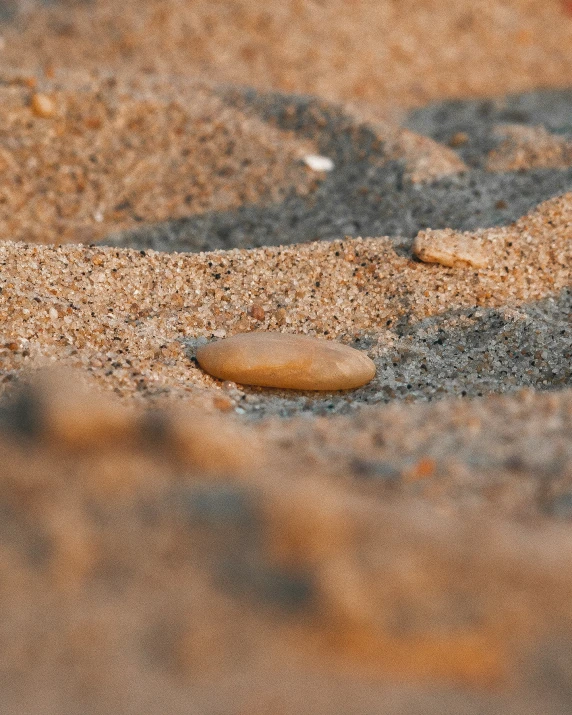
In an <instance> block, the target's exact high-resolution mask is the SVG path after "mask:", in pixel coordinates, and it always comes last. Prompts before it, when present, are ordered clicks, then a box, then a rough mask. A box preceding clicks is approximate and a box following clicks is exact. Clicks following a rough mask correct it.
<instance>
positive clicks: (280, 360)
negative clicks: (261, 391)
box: [197, 332, 375, 390]
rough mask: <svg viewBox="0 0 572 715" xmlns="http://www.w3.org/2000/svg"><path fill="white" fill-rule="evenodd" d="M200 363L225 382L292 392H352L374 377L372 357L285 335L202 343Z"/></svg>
mask: <svg viewBox="0 0 572 715" xmlns="http://www.w3.org/2000/svg"><path fill="white" fill-rule="evenodd" d="M197 361H198V363H199V365H200V366H201V367H202V368H203V370H205V372H208V373H209V374H210V375H213V376H214V377H218V378H219V379H220V380H232V381H233V382H238V383H242V384H243V385H258V386H260V387H282V388H287V389H291V390H350V389H352V388H355V387H361V386H362V385H365V384H366V383H367V382H369V381H370V380H371V379H372V378H373V376H374V375H375V365H374V363H373V361H372V360H370V358H368V357H367V355H364V353H362V352H360V351H359V350H354V348H350V347H348V346H347V345H342V344H340V343H337V342H333V341H331V340H324V339H322V338H311V337H308V336H306V335H288V334H286V333H265V332H252V333H240V334H239V335H234V336H233V337H231V338H227V339H225V340H219V341H217V342H213V343H209V344H208V345H203V346H202V347H200V348H199V349H198V350H197Z"/></svg>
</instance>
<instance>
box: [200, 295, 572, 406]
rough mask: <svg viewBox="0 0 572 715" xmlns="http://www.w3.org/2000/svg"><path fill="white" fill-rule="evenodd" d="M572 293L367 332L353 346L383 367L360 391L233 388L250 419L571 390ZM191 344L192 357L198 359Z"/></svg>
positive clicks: (232, 395) (231, 391)
mask: <svg viewBox="0 0 572 715" xmlns="http://www.w3.org/2000/svg"><path fill="white" fill-rule="evenodd" d="M571 315H572V290H571V289H567V290H563V291H562V292H561V293H560V294H559V295H558V296H556V297H553V298H552V297H550V298H546V299H545V300H542V301H539V302H537V303H533V304H528V305H523V306H520V307H519V308H518V309H514V308H500V309H491V308H488V309H486V308H474V309H469V310H458V311H451V312H448V313H444V314H441V315H438V316H434V317H431V318H427V319H425V320H422V321H419V322H415V323H409V322H408V320H407V319H406V318H405V319H403V320H401V321H400V323H399V324H398V325H397V326H396V327H395V328H393V329H392V330H387V331H375V332H374V331H371V332H369V333H364V334H363V335H362V336H360V337H359V338H358V339H356V340H355V342H354V343H353V347H355V348H357V349H362V350H364V351H365V352H366V353H367V354H368V355H369V356H370V357H371V358H372V359H373V360H374V362H375V363H376V368H377V373H376V376H375V378H374V379H373V380H372V381H371V382H370V383H369V384H368V385H366V386H364V387H362V388H359V389H357V390H350V391H347V392H338V393H309V392H288V391H284V390H272V389H268V388H256V387H248V386H234V385H230V386H229V387H228V389H227V394H228V395H229V397H230V398H231V399H233V400H234V401H235V403H236V404H237V406H238V413H239V414H243V415H245V416H247V417H251V418H259V417H266V416H268V415H279V416H281V417H291V416H293V415H296V414H300V413H309V414H313V415H332V414H347V413H351V412H353V411H355V410H356V409H357V408H359V407H361V406H363V405H367V404H379V403H389V402H393V401H398V400H405V401H407V402H413V401H433V400H436V399H442V398H445V397H469V398H475V397H482V396H485V395H489V394H493V393H505V392H514V391H515V390H518V389H520V388H523V387H527V388H533V389H536V390H558V389H564V388H566V387H570V386H572V326H571V324H570V316H571ZM192 350H193V346H192V345H189V356H190V357H191V359H192V357H193V353H192Z"/></svg>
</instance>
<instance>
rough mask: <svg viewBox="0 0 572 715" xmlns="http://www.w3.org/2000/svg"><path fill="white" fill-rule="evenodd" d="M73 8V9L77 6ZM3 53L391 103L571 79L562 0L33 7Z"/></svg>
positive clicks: (381, 106)
mask: <svg viewBox="0 0 572 715" xmlns="http://www.w3.org/2000/svg"><path fill="white" fill-rule="evenodd" d="M70 7H71V8H73V9H70ZM3 36H4V39H5V48H4V50H3V55H2V56H3V61H4V62H5V63H6V64H14V65H16V66H18V67H21V66H22V64H25V66H27V67H28V68H31V69H32V70H34V71H36V70H42V68H45V67H47V68H48V71H50V70H51V69H52V68H57V67H58V66H62V65H63V66H67V67H76V66H84V67H85V66H87V67H90V68H96V69H101V68H102V67H103V68H105V67H111V68H120V69H122V70H128V71H130V70H133V69H135V70H138V71H141V72H145V73H150V72H151V73H152V72H159V73H165V72H166V73H169V74H172V73H174V74H184V75H189V74H200V75H201V76H208V77H209V78H211V79H214V80H215V81H219V82H233V83H239V84H247V85H255V86H258V87H263V88H265V89H268V88H271V87H272V88H276V89H281V90H285V91H289V92H292V91H294V92H307V93H311V94H317V95H319V96H322V97H326V98H329V99H337V100H344V99H356V100H362V101H367V102H371V103H374V104H375V105H376V106H377V110H378V111H380V112H384V111H391V110H392V108H394V107H395V105H403V104H407V105H411V104H424V103H426V102H429V101H431V100H435V99H443V98H444V97H450V96H468V95H497V94H498V95H501V94H505V93H507V92H515V91H522V90H525V89H533V88H536V87H537V86H542V85H555V86H562V85H564V86H566V85H568V84H569V81H570V76H571V73H572V16H571V15H570V10H569V4H568V3H567V2H566V0H564V1H561V0H547V1H546V2H541V3H539V2H537V1H536V0H508V1H507V2H495V1H493V0H477V1H476V2H472V3H471V4H470V5H467V4H466V3H459V2H457V1H456V0H424V1H423V2H422V3H420V2H418V0H401V1H400V2H394V1H392V0H381V1H380V0H308V1H307V2H304V1H303V0H290V1H289V2H282V1H277V2H270V3H268V2H266V3H264V4H261V3H259V2H257V0H238V1H236V2H232V3H229V2H225V0H215V1H214V2H204V3H193V2H186V1H185V0H139V1H137V0H128V1H127V2H124V3H122V5H121V12H120V13H118V12H117V6H116V3H115V2H114V0H96V2H93V3H92V2H89V3H78V4H77V6H76V7H74V4H73V2H71V3H62V4H61V5H60V6H58V5H56V6H55V7H48V8H44V9H35V12H34V13H33V14H32V15H31V16H28V15H24V16H23V17H22V18H21V24H20V26H17V27H16V28H14V29H10V28H8V29H7V30H6V31H5V32H4V33H3Z"/></svg>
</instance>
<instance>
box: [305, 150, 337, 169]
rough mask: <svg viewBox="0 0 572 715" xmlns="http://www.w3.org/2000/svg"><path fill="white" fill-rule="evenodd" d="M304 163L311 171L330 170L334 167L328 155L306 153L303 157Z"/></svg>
mask: <svg viewBox="0 0 572 715" xmlns="http://www.w3.org/2000/svg"><path fill="white" fill-rule="evenodd" d="M304 163H305V164H306V166H309V167H310V169H312V171H332V169H333V168H334V162H333V161H332V160H331V159H330V158H329V157H327V156H320V155H319V154H308V155H307V156H305V157H304Z"/></svg>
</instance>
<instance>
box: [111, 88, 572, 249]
mask: <svg viewBox="0 0 572 715" xmlns="http://www.w3.org/2000/svg"><path fill="white" fill-rule="evenodd" d="M226 98H227V100H228V101H233V102H234V103H235V104H236V105H237V106H239V107H240V108H241V109H243V108H244V107H248V108H249V109H250V110H251V111H255V112H256V113H257V115H258V116H260V117H262V118H263V119H264V120H265V121H269V122H272V123H274V124H276V125H278V126H279V127H280V128H281V129H283V130H290V131H293V132H294V133H295V134H297V135H298V136H300V137H304V138H311V139H312V140H314V141H316V142H317V144H318V146H319V149H320V152H322V153H323V154H324V155H325V156H328V157H329V158H331V159H332V160H333V161H334V163H335V168H334V170H333V171H331V172H329V173H328V174H327V175H326V176H325V177H324V180H323V181H322V182H321V183H320V184H319V186H318V187H317V189H316V191H315V192H313V193H312V194H311V195H309V196H306V197H303V196H299V195H296V194H295V193H294V192H291V193H290V195H288V196H287V197H286V198H285V199H284V200H283V201H282V202H280V203H276V204H272V205H266V206H261V205H243V206H241V207H239V208H238V209H236V210H231V211H223V212H221V211H212V212H207V213H203V214H200V215H195V216H192V217H188V218H181V219H176V220H172V221H166V222H161V223H156V224H151V225H145V226H142V227H141V228H136V229H132V230H129V231H124V232H120V233H116V234H112V235H110V236H108V237H107V238H106V239H105V240H104V241H102V245H113V246H121V247H131V248H141V249H147V248H153V249H155V250H161V251H204V250H213V249H231V248H250V247H257V246H263V245H286V244H292V243H301V242H308V241H314V240H333V239H336V238H340V237H342V236H344V235H347V236H352V237H355V236H360V235H362V236H363V235H369V236H402V237H408V238H413V237H414V236H415V235H416V234H417V233H418V231H420V230H422V229H425V228H434V229H439V228H454V229H457V230H462V231H468V230H473V229H476V228H488V227H492V226H501V225H506V224H509V223H511V222H513V221H515V220H516V219H518V218H520V217H521V216H522V215H524V214H525V213H527V212H528V211H530V210H531V209H533V208H534V207H536V206H537V205H538V204H539V203H541V202H542V201H544V200H546V199H548V198H551V197H554V196H558V195H560V194H563V193H565V192H567V191H569V190H570V189H572V167H571V168H565V169H541V170H535V171H526V172H521V171H515V172H507V173H491V172H487V171H485V170H484V169H483V168H482V167H481V164H482V163H483V162H482V161H481V159H483V161H484V158H483V157H484V156H485V154H488V152H489V151H490V150H491V149H492V148H494V147H495V146H496V145H497V144H498V142H499V138H498V137H494V136H493V134H492V129H493V126H494V124H495V122H491V121H489V120H483V121H482V122H481V124H479V119H478V115H476V117H475V118H474V120H473V123H472V124H471V126H472V127H473V130H472V131H473V133H474V135H475V137H476V138H475V139H474V141H473V140H472V141H473V143H472V144H471V143H469V145H468V147H467V149H466V151H465V154H466V155H467V157H468V158H469V159H471V157H472V156H473V154H474V153H475V152H477V154H478V157H479V160H478V161H476V160H475V159H474V158H473V159H471V161H472V163H473V164H475V165H476V168H473V169H471V170H469V171H467V172H465V173H462V174H457V175H452V176H447V177H445V178H442V179H439V180H436V181H432V182H428V183H414V182H412V181H411V180H410V179H409V178H408V175H407V166H406V162H405V160H404V159H399V160H394V159H391V158H390V156H389V154H388V150H387V147H386V146H385V145H384V143H383V142H380V140H379V138H378V137H377V136H376V134H375V132H374V131H373V130H371V129H368V128H367V125H365V124H360V123H359V122H358V121H357V120H355V119H352V118H351V117H349V116H348V115H346V114H344V112H343V111H342V110H341V109H339V108H337V107H336V106H335V105H325V104H324V103H323V102H318V100H313V99H311V98H308V97H292V96H286V95H280V94H276V93H275V94H270V95H263V94H260V93H257V92H254V91H249V92H244V93H241V94H240V93H238V92H236V91H234V92H231V91H229V92H228V94H227V96H226ZM563 102H564V100H562V102H561V104H562V103H563ZM457 104H458V106H459V112H460V119H459V122H460V123H461V124H460V125H459V126H461V125H462V126H463V127H464V126H468V120H467V121H464V120H463V119H462V118H463V116H464V114H463V113H464V112H465V111H468V110H466V109H465V105H464V104H463V103H457ZM457 104H455V107H456V106H457ZM561 104H557V106H556V110H555V111H556V113H557V117H556V119H555V120H554V121H553V124H557V125H558V126H561V122H562V121H563V117H562V116H561V115H562V108H561ZM487 106H488V105H487ZM428 111H429V110H428ZM431 111H433V110H431ZM539 111H540V110H539ZM434 112H435V114H436V116H438V112H437V110H434ZM451 112H452V113H454V110H453V109H452V110H451ZM432 116H433V115H431V117H432ZM471 116H473V115H471ZM413 117H415V115H413ZM419 117H420V119H419V120H418V123H419V124H420V125H421V129H424V130H425V131H426V132H427V134H429V135H430V134H431V131H432V129H433V125H432V124H431V122H429V120H426V119H423V116H422V115H421V114H420V115H419ZM415 121H416V120H415ZM415 121H414V119H411V122H413V124H415ZM434 121H435V131H436V125H437V119H435V120H434ZM451 122H453V119H451ZM463 122H464V123H463ZM425 124H427V126H425ZM454 126H455V127H456V126H457V125H454ZM414 128H416V129H418V127H417V126H416V125H415V127H414ZM450 133H451V132H449V130H447V131H445V132H444V134H443V136H441V134H439V136H438V137H437V138H438V139H439V140H440V141H442V140H443V139H445V140H448V139H449V135H450ZM473 144H474V146H475V147H476V149H475V148H474V147H473ZM471 152H473V154H471ZM463 158H465V156H463Z"/></svg>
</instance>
